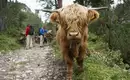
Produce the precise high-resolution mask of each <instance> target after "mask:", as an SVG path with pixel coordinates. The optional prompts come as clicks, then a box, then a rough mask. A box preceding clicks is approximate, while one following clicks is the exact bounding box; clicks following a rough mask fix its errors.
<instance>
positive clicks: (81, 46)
mask: <svg viewBox="0 0 130 80" xmlns="http://www.w3.org/2000/svg"><path fill="white" fill-rule="evenodd" d="M98 18H99V13H98V12H97V11H96V10H91V9H88V8H86V7H84V6H82V5H79V4H72V5H69V6H66V7H64V8H61V9H58V10H57V11H54V12H53V13H52V14H51V16H50V20H51V21H52V22H56V23H57V24H58V31H57V35H56V39H57V41H58V43H59V46H60V48H61V52H62V54H63V58H64V60H65V62H66V64H67V80H72V74H73V62H74V58H76V60H77V64H78V69H79V71H80V72H82V71H83V59H84V56H85V54H86V50H87V35H88V24H89V23H91V22H92V21H94V20H96V19H98Z"/></svg>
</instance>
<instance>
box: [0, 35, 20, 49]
mask: <svg viewBox="0 0 130 80" xmlns="http://www.w3.org/2000/svg"><path fill="white" fill-rule="evenodd" d="M0 46H1V47H0V51H2V50H5V51H8V50H14V49H18V48H20V47H21V46H20V45H19V44H18V42H17V40H16V39H14V38H12V37H9V36H8V35H5V34H0Z"/></svg>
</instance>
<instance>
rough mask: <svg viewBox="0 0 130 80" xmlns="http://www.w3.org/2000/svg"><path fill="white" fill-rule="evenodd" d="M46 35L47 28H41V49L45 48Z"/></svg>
mask: <svg viewBox="0 0 130 80" xmlns="http://www.w3.org/2000/svg"><path fill="white" fill-rule="evenodd" d="M45 33H47V30H46V28H45V27H42V28H40V30H39V35H40V47H43V42H44V37H45Z"/></svg>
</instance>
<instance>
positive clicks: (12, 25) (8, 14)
mask: <svg viewBox="0 0 130 80" xmlns="http://www.w3.org/2000/svg"><path fill="white" fill-rule="evenodd" d="M0 15H1V16H5V18H4V21H5V23H6V25H5V27H6V29H5V30H3V31H1V32H0V35H1V36H0V38H1V39H0V46H2V47H1V48H0V50H8V49H14V48H16V49H17V48H19V47H20V45H19V43H18V40H19V39H20V37H21V33H23V32H24V30H25V27H26V25H27V24H31V25H33V26H34V29H35V31H38V28H39V27H41V25H42V21H41V19H40V18H39V17H38V15H37V14H34V13H32V12H31V10H30V9H29V8H28V7H27V6H26V5H25V4H23V3H13V2H9V3H8V5H7V8H6V9H4V10H3V11H2V12H1V13H0ZM2 37H3V39H2ZM11 46H12V47H11Z"/></svg>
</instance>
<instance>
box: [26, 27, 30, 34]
mask: <svg viewBox="0 0 130 80" xmlns="http://www.w3.org/2000/svg"><path fill="white" fill-rule="evenodd" d="M29 30H30V27H29V26H27V27H26V34H25V35H26V36H27V35H28V33H29Z"/></svg>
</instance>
